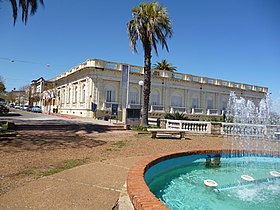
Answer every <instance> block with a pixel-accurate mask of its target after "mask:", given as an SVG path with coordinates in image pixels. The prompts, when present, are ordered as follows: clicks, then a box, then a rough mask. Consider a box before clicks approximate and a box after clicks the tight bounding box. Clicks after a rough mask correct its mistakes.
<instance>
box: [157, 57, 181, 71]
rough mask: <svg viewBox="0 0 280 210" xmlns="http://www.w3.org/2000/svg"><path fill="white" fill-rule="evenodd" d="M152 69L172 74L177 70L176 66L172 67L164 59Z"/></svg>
mask: <svg viewBox="0 0 280 210" xmlns="http://www.w3.org/2000/svg"><path fill="white" fill-rule="evenodd" d="M154 68H155V69H158V70H166V71H171V72H174V71H176V70H177V68H176V66H173V65H172V64H171V63H168V62H167V60H166V59H163V60H162V61H161V62H157V63H156V64H154Z"/></svg>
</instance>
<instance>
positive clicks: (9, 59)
mask: <svg viewBox="0 0 280 210" xmlns="http://www.w3.org/2000/svg"><path fill="white" fill-rule="evenodd" d="M0 59H2V60H6V61H10V62H11V63H14V62H21V63H29V64H37V65H46V66H47V67H50V66H51V65H50V64H44V63H38V62H34V61H26V60H18V59H12V58H6V57H0Z"/></svg>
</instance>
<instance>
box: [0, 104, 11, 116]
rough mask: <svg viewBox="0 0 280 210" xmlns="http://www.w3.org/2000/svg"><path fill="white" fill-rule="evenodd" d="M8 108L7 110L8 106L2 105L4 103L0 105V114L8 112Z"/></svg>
mask: <svg viewBox="0 0 280 210" xmlns="http://www.w3.org/2000/svg"><path fill="white" fill-rule="evenodd" d="M9 111H10V110H9V108H8V107H6V106H4V105H2V104H1V105H0V115H3V114H8V112H9Z"/></svg>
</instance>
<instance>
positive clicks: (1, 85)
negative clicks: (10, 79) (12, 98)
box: [0, 76, 6, 93]
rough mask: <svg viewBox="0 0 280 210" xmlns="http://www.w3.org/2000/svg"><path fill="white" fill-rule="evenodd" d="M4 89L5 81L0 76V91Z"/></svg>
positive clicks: (2, 91)
mask: <svg viewBox="0 0 280 210" xmlns="http://www.w3.org/2000/svg"><path fill="white" fill-rule="evenodd" d="M5 90H6V87H5V81H4V78H3V77H2V76H0V93H4V92H5Z"/></svg>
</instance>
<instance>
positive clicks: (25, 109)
mask: <svg viewBox="0 0 280 210" xmlns="http://www.w3.org/2000/svg"><path fill="white" fill-rule="evenodd" d="M29 107H30V106H29V105H24V106H23V107H22V110H23V111H27V109H28V108H29Z"/></svg>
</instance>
